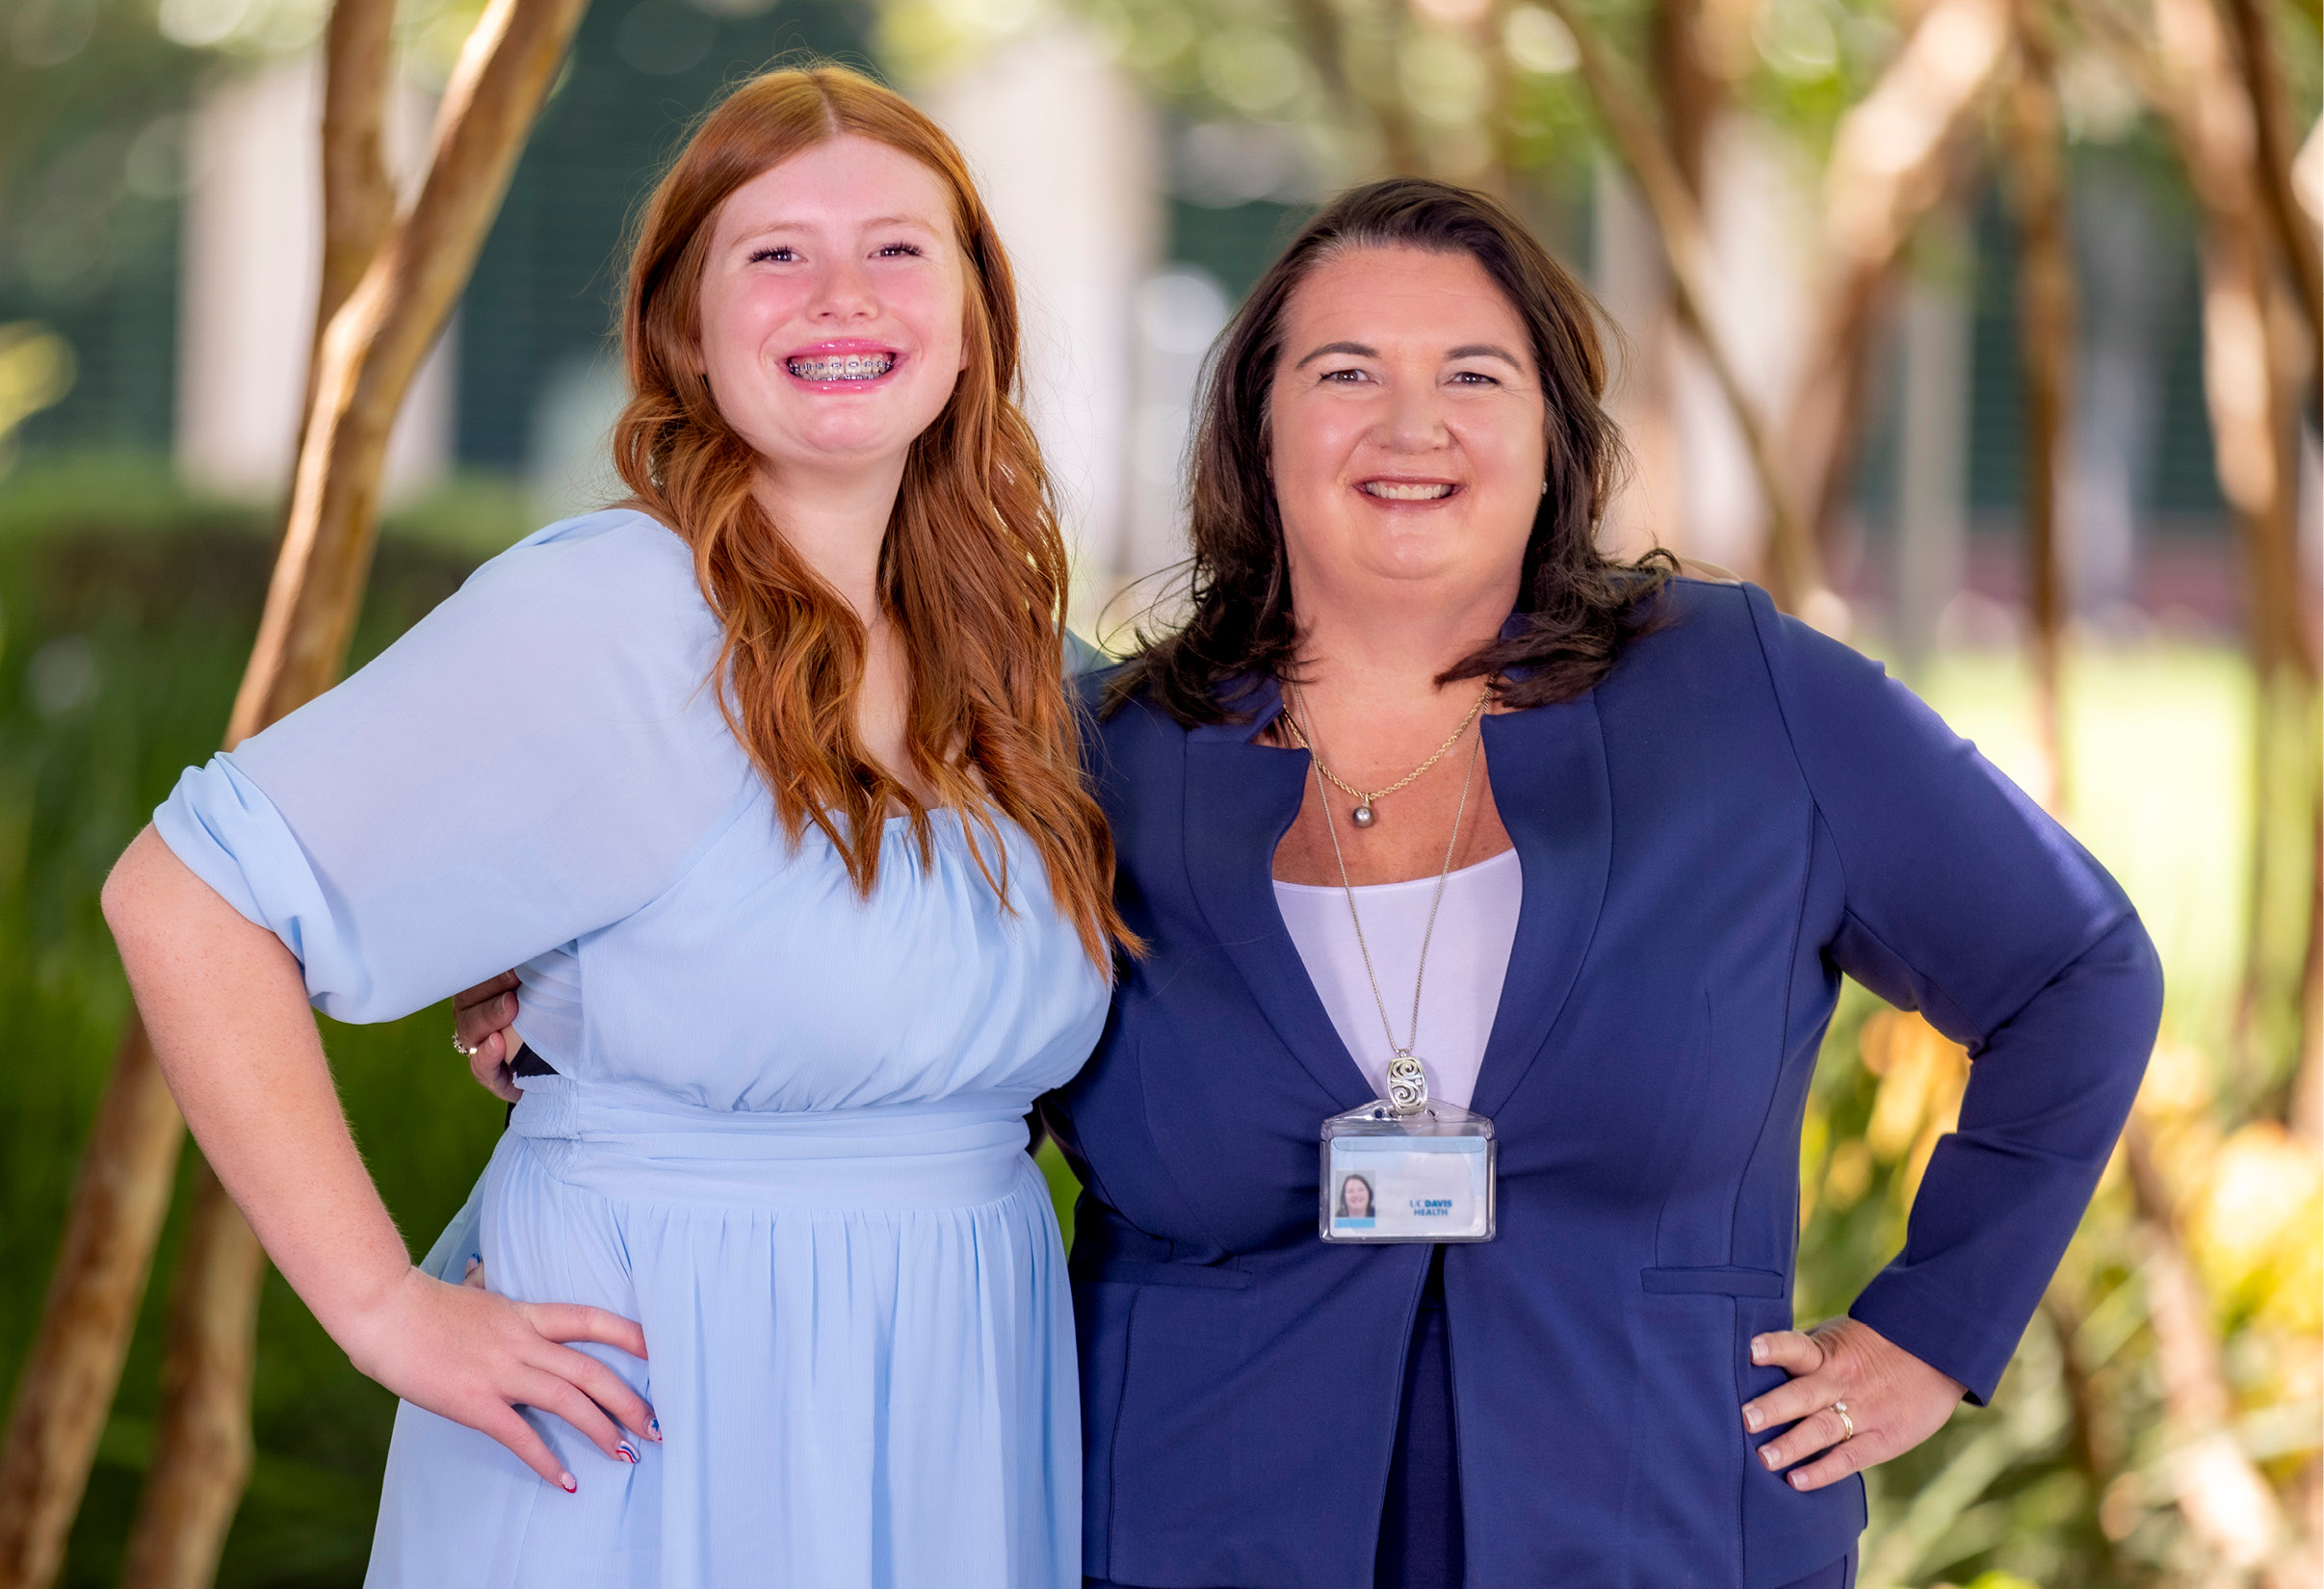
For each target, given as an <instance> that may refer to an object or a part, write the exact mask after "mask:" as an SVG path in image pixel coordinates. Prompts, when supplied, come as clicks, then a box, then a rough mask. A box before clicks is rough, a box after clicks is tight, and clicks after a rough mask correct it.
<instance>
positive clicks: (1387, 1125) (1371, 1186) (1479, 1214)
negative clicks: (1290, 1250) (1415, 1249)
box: [1320, 1054, 1500, 1242]
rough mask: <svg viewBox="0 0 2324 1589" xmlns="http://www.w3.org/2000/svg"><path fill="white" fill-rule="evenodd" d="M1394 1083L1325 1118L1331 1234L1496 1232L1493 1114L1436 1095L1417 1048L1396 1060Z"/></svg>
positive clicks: (1434, 1236) (1459, 1236) (1464, 1235)
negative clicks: (1382, 1093) (1431, 1097)
mask: <svg viewBox="0 0 2324 1589" xmlns="http://www.w3.org/2000/svg"><path fill="white" fill-rule="evenodd" d="M1388 1092H1389V1096H1388V1097H1386V1098H1375V1099H1373V1100H1372V1101H1371V1103H1369V1104H1367V1105H1365V1106H1364V1107H1362V1108H1360V1109H1350V1110H1348V1111H1347V1112H1346V1113H1345V1114H1335V1115H1333V1116H1332V1117H1331V1118H1330V1119H1328V1120H1326V1121H1324V1122H1323V1182H1322V1186H1321V1188H1320V1190H1321V1196H1320V1203H1321V1209H1320V1223H1321V1229H1322V1234H1323V1239H1324V1240H1326V1241H1371V1242H1392V1241H1490V1240H1492V1239H1493V1234H1494V1230H1495V1209H1494V1196H1493V1191H1494V1185H1495V1182H1496V1180H1497V1179H1498V1177H1497V1175H1496V1173H1495V1171H1496V1156H1497V1154H1498V1153H1499V1149H1500V1144H1499V1143H1497V1142H1496V1141H1495V1140H1494V1138H1493V1122H1492V1121H1491V1120H1490V1119H1488V1118H1486V1117H1485V1116H1484V1115H1481V1114H1477V1113H1475V1112H1473V1111H1472V1110H1469V1109H1464V1108H1462V1107H1459V1106H1457V1105H1453V1104H1433V1103H1430V1102H1429V1101H1428V1083H1427V1080H1426V1078H1425V1076H1424V1074H1423V1072H1422V1070H1421V1064H1420V1061H1419V1060H1417V1059H1415V1058H1413V1057H1412V1055H1410V1054H1398V1055H1397V1056H1396V1058H1395V1059H1394V1060H1392V1061H1391V1062H1390V1063H1389V1066H1388Z"/></svg>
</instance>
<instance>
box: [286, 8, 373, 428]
mask: <svg viewBox="0 0 2324 1589" xmlns="http://www.w3.org/2000/svg"><path fill="white" fill-rule="evenodd" d="M395 19H396V10H395V4H394V0H337V3H336V4H334V5H333V6H332V7H331V17H330V29H329V32H328V33H327V34H326V36H325V39H324V48H323V127H322V134H321V136H322V143H323V161H322V169H323V269H322V274H321V277H320V280H319V282H318V291H317V293H316V297H315V335H314V341H313V343H312V345H311V347H310V348H309V350H308V353H307V362H306V399H305V401H304V402H302V403H301V404H300V405H299V442H300V448H302V449H303V448H304V446H305V444H306V425H307V420H308V417H309V416H310V415H311V414H312V413H313V412H314V407H315V378H316V377H317V376H319V375H320V374H321V373H322V370H323V334H324V333H325V332H326V331H327V330H328V329H330V323H331V321H332V320H334V319H335V318H337V316H338V313H339V309H340V306H341V305H343V304H344V303H346V301H347V299H348V295H349V294H350V293H353V291H354V290H355V284H356V283H357V282H359V281H361V280H362V279H363V273H364V272H365V271H368V270H370V269H371V262H372V260H373V259H374V258H375V257H376V256H377V255H378V254H379V244H380V242H381V241H382V240H383V239H384V238H385V237H386V236H387V228H388V227H390V226H392V225H393V224H395V219H396V190H395V182H394V180H393V179H392V178H391V177H390V176H389V175H388V171H387V103H388V96H389V91H390V88H391V86H392V84H393V82H394V69H395V68H394V57H393V47H394V38H393V35H394V30H395Z"/></svg>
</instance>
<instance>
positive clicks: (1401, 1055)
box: [1388, 1049, 1428, 1114]
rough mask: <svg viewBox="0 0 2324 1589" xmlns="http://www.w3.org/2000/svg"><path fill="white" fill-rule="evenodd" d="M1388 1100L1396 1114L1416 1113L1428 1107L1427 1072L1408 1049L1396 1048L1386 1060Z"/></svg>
mask: <svg viewBox="0 0 2324 1589" xmlns="http://www.w3.org/2000/svg"><path fill="white" fill-rule="evenodd" d="M1388 1102H1389V1103H1390V1104H1392V1105H1394V1106H1395V1107H1396V1111H1397V1113H1398V1114H1418V1113H1420V1111H1421V1110H1423V1109H1424V1108H1426V1107H1428V1073H1427V1072H1426V1071H1424V1070H1423V1069H1422V1068H1421V1062H1420V1061H1419V1060H1418V1059H1415V1058H1414V1057H1413V1056H1412V1051H1411V1050H1409V1049H1398V1050H1397V1056H1396V1057H1395V1058H1394V1059H1391V1060H1389V1061H1388Z"/></svg>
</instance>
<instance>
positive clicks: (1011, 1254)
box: [366, 1078, 1081, 1589]
mask: <svg viewBox="0 0 2324 1589" xmlns="http://www.w3.org/2000/svg"><path fill="white" fill-rule="evenodd" d="M1012 1108H1013V1109H1014V1111H1015V1112H1014V1113H1012V1112H1011V1110H1012ZM1021 1114H1022V1101H1016V1102H1014V1103H1013V1104H1012V1103H1008V1102H1003V1103H999V1104H988V1105H979V1106H975V1107H922V1106H902V1107H898V1108H895V1109H861V1110H843V1111H836V1114H835V1115H825V1116H810V1117H797V1116H793V1117H777V1118H778V1120H779V1121H780V1122H781V1124H780V1125H779V1126H778V1127H777V1128H776V1129H774V1130H772V1131H763V1130H759V1129H756V1127H757V1123H752V1127H751V1128H750V1129H748V1130H747V1131H746V1132H745V1133H744V1134H743V1135H741V1136H738V1135H737V1134H736V1133H734V1132H732V1131H728V1130H725V1129H723V1128H721V1129H713V1130H704V1129H697V1128H699V1127H701V1125H702V1122H700V1121H697V1120H695V1119H694V1118H693V1117H692V1115H691V1114H689V1112H688V1111H685V1110H683V1109H676V1110H673V1109H668V1108H655V1109H652V1110H643V1111H641V1110H639V1109H635V1108H625V1107H611V1108H609V1107H606V1106H604V1105H603V1104H601V1103H598V1102H595V1101H592V1100H589V1099H587V1098H585V1097H582V1096H581V1095H580V1094H579V1092H578V1091H577V1089H576V1088H575V1086H574V1083H572V1082H570V1081H566V1080H564V1079H562V1078H553V1079H547V1080H545V1081H541V1082H538V1083H535V1084H534V1085H533V1086H531V1087H529V1088H528V1091H527V1094H526V1100H525V1103H524V1104H523V1105H521V1106H520V1107H518V1109H517V1111H516V1114H515V1117H514V1121H513V1124H512V1128H511V1131H510V1133H509V1135H507V1136H506V1137H504V1138H503V1140H502V1142H501V1145H500V1147H499V1149H498V1151H497V1152H496V1153H495V1155H494V1157H493V1159H492V1163H491V1165H490V1167H489V1169H488V1170H487V1171H486V1174H485V1179H484V1183H483V1201H482V1217H481V1223H480V1232H481V1251H482V1256H483V1260H484V1267H485V1274H486V1276H487V1278H488V1280H489V1282H490V1285H491V1289H494V1290H495V1291H499V1292H502V1293H504V1294H506V1295H509V1296H511V1297H514V1298H517V1299H519V1300H525V1301H541V1302H578V1303H588V1304H592V1305H594V1306H597V1307H601V1308H605V1309H608V1310H610V1311H612V1312H614V1313H616V1314H620V1315H624V1316H626V1317H632V1318H636V1319H638V1320H639V1321H640V1323H641V1324H642V1325H643V1327H644V1332H645V1339H646V1344H647V1349H648V1352H649V1354H650V1356H649V1359H648V1360H647V1361H645V1362H640V1361H638V1360H637V1359H635V1358H632V1357H630V1356H628V1355H627V1354H626V1353H623V1352H620V1351H617V1350H614V1349H613V1348H608V1347H600V1346H593V1345H582V1346H581V1347H580V1348H579V1349H580V1350H583V1351H586V1352H588V1353H589V1354H590V1355H591V1356H593V1357H595V1358H597V1359H598V1360H599V1361H601V1362H604V1363H605V1364H607V1365H608V1366H609V1367H611V1368H613V1369H614V1371H615V1372H616V1373H618V1374H620V1375H621V1376H622V1377H623V1378H624V1379H625V1380H627V1381H628V1382H629V1383H630V1384H632V1385H633V1386H635V1387H636V1388H637V1390H638V1391H639V1392H640V1394H642V1395H644V1396H645V1397H646V1398H647V1400H648V1401H649V1402H650V1403H651V1404H652V1406H653V1407H654V1409H655V1412H656V1413H657V1415H658V1416H659V1418H660V1420H661V1425H662V1432H663V1437H664V1438H663V1441H662V1443H661V1444H658V1445H656V1444H650V1443H645V1442H639V1441H635V1440H633V1441H632V1442H631V1444H632V1445H633V1446H637V1447H638V1448H639V1451H640V1461H639V1462H638V1463H637V1464H635V1465H634V1466H633V1465H631V1464H629V1463H627V1462H621V1461H615V1460H613V1459H609V1458H608V1457H606V1456H605V1455H604V1454H603V1453H602V1452H600V1451H599V1450H598V1449H597V1447H596V1446H593V1445H591V1444H590V1443H588V1441H586V1440H584V1439H583V1438H582V1437H581V1436H580V1434H579V1433H578V1432H577V1431H575V1430H574V1429H573V1428H572V1427H571V1426H570V1425H568V1424H566V1423H565V1422H564V1421H563V1420H561V1419H557V1418H554V1417H550V1416H547V1415H544V1414H540V1413H537V1412H535V1411H533V1410H532V1409H525V1414H526V1417H527V1418H528V1419H529V1420H530V1421H531V1422H532V1423H533V1425H534V1427H535V1429H537V1430H538V1431H539V1432H540V1433H541V1435H542V1437H543V1438H544V1439H545V1440H547V1442H548V1444H549V1446H550V1448H551V1449H552V1450H554V1451H555V1452H556V1453H557V1455H558V1457H559V1459H560V1460H561V1461H562V1462H563V1463H564V1465H565V1466H566V1468H567V1469H568V1470H569V1471H570V1472H572V1473H573V1474H574V1476H575V1477H576V1479H577V1480H578V1482H579V1493H578V1494H574V1495H567V1494H565V1493H564V1492H563V1491H562V1490H561V1489H560V1488H558V1487H557V1486H555V1485H551V1484H546V1483H544V1482H543V1481H542V1480H540V1479H539V1478H538V1477H536V1476H535V1474H534V1473H533V1472H532V1471H531V1470H530V1469H528V1468H526V1467H524V1466H523V1465H522V1464H521V1463H519V1462H518V1461H517V1460H516V1458H515V1457H514V1456H513V1455H512V1454H510V1453H509V1451H508V1450H507V1449H505V1448H504V1447H503V1446H500V1445H498V1444H497V1443H496V1442H494V1441H492V1440H490V1439H488V1438H487V1437H485V1436H483V1435H482V1434H479V1433H477V1432H475V1431H473V1430H471V1429H468V1428H466V1427H464V1426H462V1425H459V1424H456V1423H452V1422H450V1421H448V1420H444V1419H442V1418H439V1417H437V1416H435V1415H434V1414H432V1413H429V1412H425V1411H423V1410H421V1409H420V1408H417V1407H414V1406H412V1405H410V1404H409V1403H405V1404H403V1405H401V1406H400V1407H399V1408H398V1410H397V1416H396V1427H395V1437H394V1443H393V1445H392V1446H391V1448H390V1452H389V1456H388V1465H387V1474H386V1481H385V1486H384V1490H383V1493H382V1496H381V1498H380V1505H379V1528H378V1532H377V1535H376V1537H375V1541H374V1545H373V1552H372V1559H371V1569H370V1573H369V1576H368V1577H367V1579H366V1582H367V1583H368V1584H370V1585H374V1586H377V1589H456V1586H463V1585H475V1586H478V1589H483V1586H485V1585H491V1586H494V1589H500V1586H506V1585H516V1586H531V1585H540V1586H542V1589H594V1586H600V1585H602V1586H606V1589H614V1586H620V1589H645V1586H649V1585H667V1586H671V1589H677V1586H681V1585H710V1584H718V1585H724V1584H762V1583H764V1584H797V1585H815V1586H817V1589H924V1586H925V1589H935V1586H939V1585H941V1586H944V1589H1047V1586H1052V1585H1059V1586H1061V1585H1069V1584H1076V1583H1078V1582H1079V1581H1080V1560H1081V1525H1080V1509H1081V1499H1080V1459H1079V1440H1080V1427H1079V1423H1080V1415H1079V1408H1078V1402H1077V1397H1076V1389H1075V1383H1074V1367H1073V1364H1074V1359H1073V1331H1072V1323H1071V1315H1070V1312H1069V1310H1070V1299H1069V1294H1068V1291H1067V1289H1066V1284H1065V1277H1064V1262H1063V1254H1062V1251H1061V1249H1060V1246H1059V1243H1058V1230H1057V1223H1056V1219H1055V1216H1054V1214H1053V1213H1052V1211H1051V1209H1050V1203H1049V1195H1048V1189H1047V1186H1046V1185H1045V1184H1044V1182H1043V1181H1042V1178H1041V1176H1040V1173H1039V1172H1038V1170H1036V1169H1035V1168H1034V1166H1033V1164H1032V1162H1031V1159H1029V1158H1028V1157H1027V1156H1026V1154H1025V1153H1024V1151H1023V1144H1024V1128H1023V1125H1022V1122H1021V1118H1020V1116H1021ZM727 1118H728V1119H731V1117H727ZM802 1119H804V1120H805V1121H807V1122H808V1124H806V1125H805V1126H801V1125H799V1122H800V1121H801V1120H802Z"/></svg>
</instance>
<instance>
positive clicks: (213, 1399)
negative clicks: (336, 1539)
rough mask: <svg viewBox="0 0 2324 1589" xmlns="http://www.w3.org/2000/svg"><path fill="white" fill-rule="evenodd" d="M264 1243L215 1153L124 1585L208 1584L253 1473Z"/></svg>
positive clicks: (201, 1176) (193, 1224) (187, 1587)
mask: <svg viewBox="0 0 2324 1589" xmlns="http://www.w3.org/2000/svg"><path fill="white" fill-rule="evenodd" d="M265 1275H266V1254H265V1253H264V1252H262V1251H260V1250H259V1246H258V1237H255V1236H253V1235H252V1234H251V1233H250V1227H249V1225H248V1223H247V1222H246V1221H245V1220H244V1219H243V1217H242V1211H241V1210H239V1209H237V1208H236V1207H235V1206H234V1201H233V1199H232V1198H230V1197H228V1196H227V1195H226V1190H225V1187H224V1186H222V1185H220V1184H219V1180H218V1177H217V1175H216V1174H214V1173H213V1172H212V1171H211V1169H210V1165H209V1163H208V1161H207V1160H197V1161H196V1164H195V1169H194V1199H193V1207H192V1208H191V1209H190V1210H189V1211H188V1213H187V1218H186V1244H185V1248H184V1250H183V1251H182V1252H180V1254H179V1255H178V1260H177V1277H176V1281H175V1283H174V1284H173V1285H172V1286H171V1288H170V1337H169V1343H168V1345H167V1347H166V1349H165V1355H164V1357H163V1359H162V1405H161V1417H160V1419H159V1420H158V1422H157V1425H156V1428H155V1439H154V1446H153V1463H152V1466H151V1467H150V1468H149V1469H148V1470H147V1472H146V1475H145V1488H144V1493H143V1494H142V1495H140V1496H139V1498H138V1510H137V1521H136V1522H135V1523H134V1524H132V1525H131V1527H130V1531H129V1549H128V1550H127V1552H126V1554H125V1555H124V1556H123V1558H122V1563H121V1582H122V1583H123V1584H125V1585H127V1586H128V1589H203V1586H204V1585H206V1584H208V1583H209V1582H210V1580H211V1579H212V1578H213V1577H215V1576H217V1574H218V1557H219V1552H220V1550H222V1549H223V1548H224V1545H225V1541H226V1529H227V1527H228V1526H229V1525H230V1524H232V1523H233V1521H234V1512H235V1509H236V1507H237V1506H239V1505H240V1504H241V1501H242V1491H243V1486H244V1484H245V1483H247V1482H248V1479H249V1476H250V1456H251V1441H250V1370H251V1367H252V1365H253V1363H254V1362H255V1360H256V1357H257V1352H258V1292H259V1287H260V1283H261V1282H262V1281H263V1280H264V1278H265Z"/></svg>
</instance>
